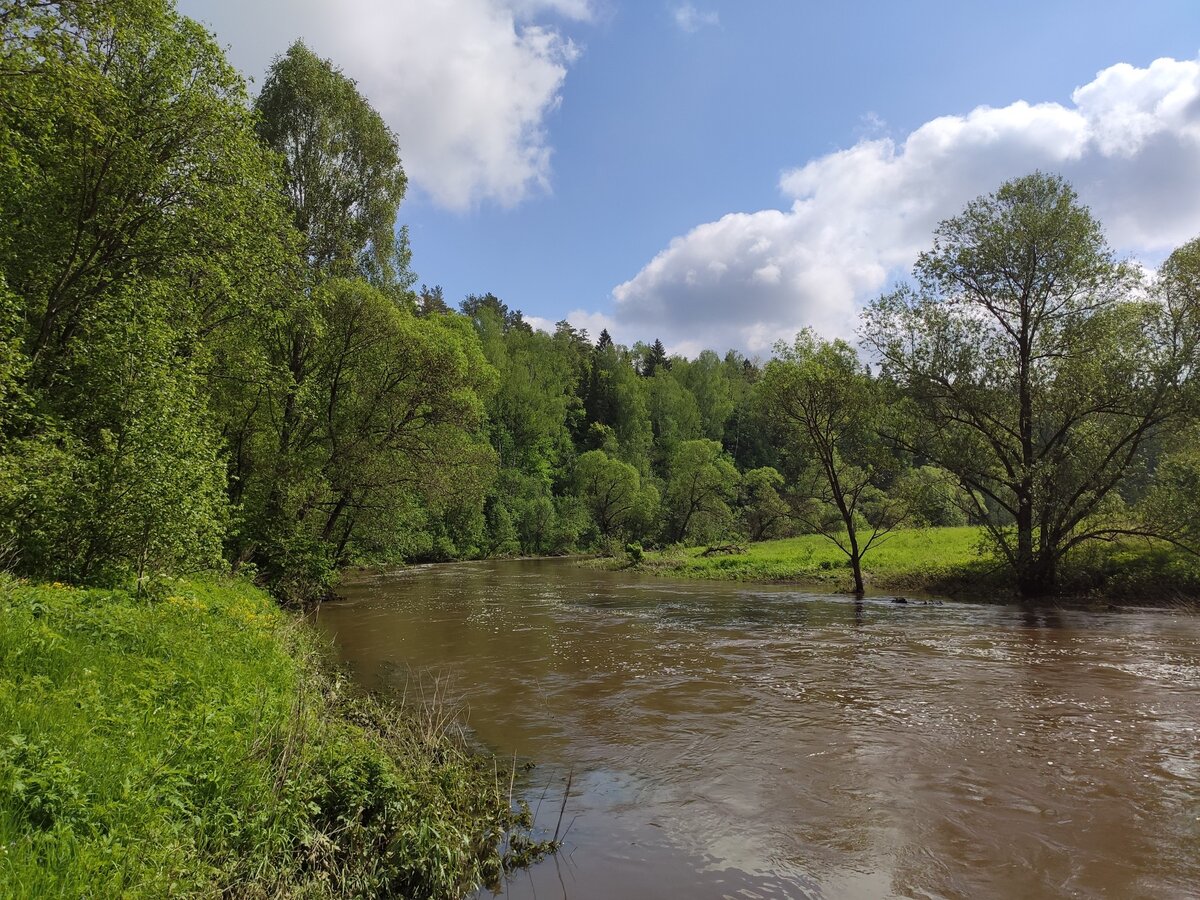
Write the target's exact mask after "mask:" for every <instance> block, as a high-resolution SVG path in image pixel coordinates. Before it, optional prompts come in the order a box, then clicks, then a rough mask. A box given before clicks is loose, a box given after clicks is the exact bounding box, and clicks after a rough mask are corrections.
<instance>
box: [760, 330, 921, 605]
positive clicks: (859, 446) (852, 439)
mask: <svg viewBox="0 0 1200 900" xmlns="http://www.w3.org/2000/svg"><path fill="white" fill-rule="evenodd" d="M775 352H776V358H775V359H773V360H771V362H770V363H768V364H767V367H766V369H765V371H764V372H763V376H762V380H761V381H760V382H759V385H758V391H759V396H760V398H761V400H762V402H763V404H764V406H765V408H766V409H767V411H768V414H769V415H771V416H772V417H774V418H775V419H776V420H777V421H778V422H779V423H780V424H781V426H782V427H783V428H785V429H786V430H787V435H788V437H789V438H790V440H791V442H792V446H793V447H794V448H795V452H796V453H797V454H798V456H799V457H800V459H801V460H802V468H801V469H800V478H799V480H798V485H797V490H798V497H797V499H798V500H799V501H800V502H799V503H798V504H797V507H796V517H797V519H798V520H799V521H800V522H801V523H802V524H803V525H804V526H805V527H806V528H807V529H808V530H810V531H813V532H816V533H819V534H822V535H824V536H825V537H826V538H828V539H829V540H830V541H831V542H832V543H834V544H835V545H836V546H837V547H838V548H839V549H840V550H842V552H844V553H845V554H846V556H847V558H848V559H849V562H850V566H851V568H852V569H853V570H854V582H855V588H856V589H857V590H858V591H860V592H861V591H862V590H863V578H862V558H863V557H864V556H865V555H866V554H867V553H868V552H869V551H870V550H871V549H872V547H873V546H875V545H877V544H878V543H879V542H880V541H881V540H883V539H884V538H885V537H886V535H887V534H888V532H889V531H891V529H893V528H894V527H896V526H897V525H898V524H899V523H900V522H901V521H903V519H904V518H905V517H906V515H907V510H906V509H905V508H904V507H903V505H902V504H901V503H899V502H889V500H888V498H887V497H886V495H885V494H884V493H883V491H882V490H881V484H882V483H883V482H884V481H885V480H886V479H887V477H888V474H889V473H890V471H891V470H892V469H893V468H894V467H895V466H894V463H895V460H894V458H893V457H892V456H891V454H890V453H889V451H888V448H887V447H886V446H885V445H884V443H883V441H882V440H881V438H880V433H879V426H880V424H881V420H882V418H883V415H884V408H883V402H882V398H881V396H880V391H879V389H878V386H877V385H876V383H875V382H874V380H873V379H872V378H871V374H870V372H869V371H868V370H867V368H866V367H865V366H864V365H863V364H862V362H861V361H860V360H859V359H858V356H857V354H856V353H855V352H854V350H853V349H852V348H851V347H850V345H849V344H847V343H846V342H845V341H832V342H829V341H822V340H820V339H819V338H817V337H816V335H815V334H814V333H813V332H812V331H804V332H801V333H800V334H798V335H797V336H796V341H795V343H794V344H793V345H792V346H790V347H789V346H787V345H785V344H782V343H781V344H779V345H777V346H776V348H775ZM860 532H861V534H860Z"/></svg>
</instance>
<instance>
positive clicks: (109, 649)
mask: <svg viewBox="0 0 1200 900" xmlns="http://www.w3.org/2000/svg"><path fill="white" fill-rule="evenodd" d="M320 657H321V653H320V651H319V648H318V644H317V641H316V639H315V638H314V635H313V634H312V632H311V631H310V630H309V629H308V627H307V626H305V625H303V624H302V623H300V621H299V620H298V619H296V618H294V617H292V616H290V615H289V614H286V613H284V612H281V611H280V610H279V609H277V608H276V607H275V606H274V604H273V603H272V602H271V601H270V600H269V598H267V597H266V596H265V595H263V594H262V593H260V592H259V591H257V590H256V589H254V588H252V587H249V586H247V585H245V584H240V583H233V582H230V583H221V584H218V583H208V582H202V581H186V582H183V581H181V582H178V583H173V584H170V585H169V586H168V588H167V589H166V590H164V591H162V592H160V595H159V596H157V597H150V598H147V597H140V598H139V597H135V596H133V595H132V594H130V593H127V592H122V591H99V590H76V589H73V588H70V587H67V586H63V585H58V584H55V585H43V586H31V585H25V584H18V583H12V582H9V583H5V584H2V585H0V896H17V897H82V896H91V897H163V896H177V895H202V896H212V895H215V894H227V895H236V896H240V897H287V896H304V897H341V896H372V895H393V896H404V897H454V896H461V895H462V894H463V893H464V892H465V891H466V890H468V889H469V888H471V887H472V886H474V885H475V884H478V883H481V882H495V881H496V879H498V878H499V877H500V875H501V873H502V872H503V870H504V868H505V866H506V864H507V863H508V862H510V861H511V860H506V859H505V858H504V857H503V856H502V855H501V849H500V848H501V847H502V846H507V843H508V842H507V841H505V838H506V837H507V835H508V833H509V832H510V831H511V830H512V829H514V828H518V829H519V827H520V825H521V816H520V815H519V814H518V813H515V812H514V811H513V806H512V804H511V802H510V797H509V794H508V780H509V779H508V778H507V777H506V776H498V775H497V772H496V767H495V764H494V763H493V762H492V761H491V760H490V759H483V758H480V757H478V756H475V755H473V754H472V753H470V752H468V751H467V750H465V749H464V747H463V745H462V743H461V742H460V741H458V740H456V739H455V738H454V735H453V729H449V728H448V727H447V726H448V724H449V720H448V719H446V718H445V717H444V716H443V714H441V713H437V712H435V713H425V714H423V715H417V714H414V712H413V711H412V710H410V711H408V712H405V711H403V710H397V709H396V708H394V707H391V706H389V705H387V704H384V703H382V702H380V701H378V700H373V699H370V698H364V697H361V696H356V695H355V694H354V693H353V692H351V691H349V690H348V689H347V686H346V685H345V684H344V683H343V682H342V681H341V680H339V679H338V678H337V677H334V676H331V675H328V674H326V673H325V672H326V670H325V668H324V667H323V665H322V663H321V659H320ZM526 843H528V842H526Z"/></svg>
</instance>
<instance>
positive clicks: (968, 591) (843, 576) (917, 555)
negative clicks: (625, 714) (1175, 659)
mask: <svg viewBox="0 0 1200 900" xmlns="http://www.w3.org/2000/svg"><path fill="white" fill-rule="evenodd" d="M744 546H745V549H746V552H745V553H738V554H732V555H714V556H707V557H706V556H703V555H702V554H703V553H704V550H705V548H704V547H689V548H679V547H675V548H669V549H667V550H662V551H658V552H647V553H646V554H645V557H644V559H643V561H642V563H641V564H640V565H638V566H637V568H638V569H639V570H641V571H646V572H651V573H654V574H657V575H663V576H668V577H674V578H702V579H716V580H729V581H750V582H808V583H819V584H822V585H825V586H827V587H829V588H830V589H832V590H845V591H849V590H851V589H852V587H853V580H852V576H851V574H850V567H849V562H848V560H847V558H846V555H845V554H844V553H843V552H842V551H841V550H840V549H838V548H837V547H836V546H835V545H834V544H833V543H832V542H830V541H829V540H828V539H826V538H824V537H821V536H820V535H804V536H801V537H794V538H784V539H782V540H774V541H763V542H761V543H755V544H746V545H744ZM627 564H628V560H627V559H620V560H611V559H610V560H601V561H599V562H598V565H601V566H604V567H608V568H618V567H624V566H626V565H627ZM863 571H864V576H865V580H866V583H867V589H868V590H875V591H892V592H896V591H924V592H929V593H936V594H945V595H949V596H955V597H963V598H967V599H1011V598H1013V597H1014V596H1015V589H1014V586H1013V584H1012V583H1011V580H1010V577H1009V574H1008V571H1007V570H1006V568H1005V567H1004V566H1003V565H1002V564H1001V563H1000V562H998V561H997V559H996V558H995V556H994V555H993V554H992V553H991V552H990V551H989V549H988V547H987V544H986V541H985V539H984V536H983V532H982V531H981V530H980V529H978V528H972V527H960V528H921V529H906V530H898V531H895V532H893V533H892V534H891V535H889V536H888V537H887V539H886V540H885V541H884V543H882V544H877V545H876V546H875V547H873V548H871V550H870V551H869V552H868V553H867V555H866V556H865V557H864V558H863ZM1060 587H1061V592H1060V596H1061V597H1064V598H1068V599H1072V598H1073V599H1077V600H1084V601H1088V600H1104V601H1113V600H1117V601H1121V602H1126V603H1149V604H1155V603H1160V602H1164V601H1166V602H1174V601H1180V602H1187V603H1191V602H1194V601H1195V599H1196V598H1198V597H1200V559H1198V558H1197V557H1196V556H1193V555H1191V554H1188V553H1185V552H1183V551H1180V550H1177V549H1174V548H1172V547H1170V546H1169V545H1167V544H1165V543H1163V542H1153V541H1147V540H1144V539H1137V540H1134V539H1128V540H1124V541H1118V542H1112V543H1096V544H1092V545H1086V546H1084V547H1081V548H1079V549H1077V550H1076V551H1074V552H1073V553H1071V554H1069V555H1068V557H1067V559H1066V560H1064V561H1063V564H1062V566H1061V569H1060Z"/></svg>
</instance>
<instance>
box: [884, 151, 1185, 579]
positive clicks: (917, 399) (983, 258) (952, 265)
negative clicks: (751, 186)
mask: <svg viewBox="0 0 1200 900" xmlns="http://www.w3.org/2000/svg"><path fill="white" fill-rule="evenodd" d="M914 274H915V277H916V282H917V285H916V287H915V288H901V289H899V290H896V291H894V292H892V293H890V294H887V295H885V296H883V297H881V298H879V299H878V300H877V301H876V302H875V303H873V304H872V306H871V308H870V309H869V311H868V313H867V316H866V320H865V325H864V338H865V342H866V345H867V346H868V347H869V348H870V349H871V350H872V351H874V352H875V353H877V354H878V355H879V356H880V358H881V359H882V360H883V365H884V371H885V373H886V377H887V378H888V379H889V380H890V381H891V382H892V383H893V384H894V385H895V387H896V388H897V391H898V394H899V396H900V397H902V398H904V399H905V400H906V402H907V403H908V405H909V407H910V409H911V412H912V418H911V427H909V428H907V429H904V430H897V432H896V434H895V437H896V438H897V440H898V441H899V442H900V443H901V444H902V445H904V446H907V447H909V448H910V449H913V450H915V451H917V452H919V453H921V454H922V455H924V456H925V457H926V458H927V459H929V460H930V461H932V462H934V463H935V464H937V465H939V466H941V467H942V468H944V469H947V470H948V471H950V472H953V473H954V475H955V476H956V477H957V478H958V479H959V481H960V482H961V484H962V486H963V487H964V488H965V489H966V491H967V492H968V496H970V497H977V496H979V497H982V498H984V500H983V502H982V503H981V504H980V505H979V508H978V509H977V510H976V513H977V514H978V515H979V516H980V518H982V519H983V520H984V522H985V525H986V527H987V529H988V532H989V533H990V535H991V537H992V540H993V542H994V543H995V546H996V548H997V550H998V552H999V553H1000V554H1001V555H1002V557H1003V558H1004V559H1005V560H1006V561H1007V563H1008V564H1009V566H1010V567H1011V569H1012V571H1013V572H1014V574H1015V577H1016V581H1017V585H1018V587H1019V589H1020V591H1021V593H1022V594H1024V595H1026V596H1030V597H1033V596H1041V595H1044V594H1047V593H1049V592H1052V591H1053V590H1054V589H1055V587H1056V584H1057V572H1058V564H1059V562H1060V560H1061V559H1062V557H1063V555H1064V554H1066V553H1067V552H1069V551H1070V550H1071V549H1072V548H1074V547H1076V546H1078V545H1080V544H1081V543H1083V542H1085V541H1088V540H1093V539H1097V538H1105V537H1112V536H1114V535H1117V534H1120V533H1122V532H1123V531H1127V530H1129V525H1128V523H1127V522H1122V521H1120V509H1119V508H1120V506H1121V505H1122V504H1120V502H1119V500H1120V498H1119V489H1120V488H1121V486H1122V484H1123V483H1124V482H1125V481H1126V479H1127V477H1128V476H1129V475H1130V473H1132V472H1134V471H1136V470H1137V469H1138V468H1139V466H1140V465H1141V464H1142V463H1143V461H1144V452H1145V450H1146V448H1147V445H1148V442H1149V441H1150V440H1152V439H1153V437H1154V436H1155V435H1156V434H1158V433H1159V432H1161V431H1162V430H1163V429H1164V428H1166V427H1169V426H1170V425H1172V424H1173V423H1175V422H1178V421H1180V420H1181V419H1182V418H1183V416H1185V415H1186V414H1187V412H1188V406H1189V393H1190V392H1189V391H1187V390H1184V386H1185V382H1186V380H1187V379H1188V376H1189V375H1190V372H1191V370H1192V367H1193V366H1194V365H1195V362H1196V351H1197V334H1198V332H1197V311H1196V302H1195V300H1196V298H1195V294H1194V292H1187V291H1177V292H1171V291H1169V290H1168V291H1165V292H1162V293H1161V294H1160V296H1157V297H1154V296H1148V295H1146V294H1145V293H1144V292H1139V291H1138V290H1137V289H1136V285H1135V283H1134V282H1133V279H1132V277H1131V272H1130V271H1129V269H1128V267H1126V266H1124V265H1121V264H1119V263H1118V262H1117V261H1116V260H1115V259H1114V256H1113V254H1112V252H1111V251H1110V250H1109V248H1108V246H1107V245H1106V243H1105V240H1104V235H1103V233H1102V230H1101V227H1100V224H1099V222H1097V221H1096V219H1095V218H1094V217H1093V216H1092V214H1091V213H1090V212H1089V211H1088V209H1087V208H1086V207H1084V206H1083V205H1082V204H1080V203H1079V201H1078V198H1077V197H1076V194H1075V192H1074V191H1073V190H1072V189H1071V187H1070V186H1069V185H1068V184H1067V183H1066V182H1065V181H1063V180H1062V179H1061V178H1059V177H1057V176H1052V175H1046V174H1042V173H1035V174H1033V175H1028V176H1026V177H1023V178H1019V179H1016V180H1014V181H1010V182H1007V183H1005V184H1004V185H1002V186H1001V187H1000V188H999V189H998V190H997V191H996V192H995V193H993V194H989V195H987V196H985V197H980V198H978V199H976V200H974V201H972V202H971V203H970V204H968V206H967V207H966V209H965V210H964V211H963V213H962V214H961V215H959V216H956V217H954V218H951V219H947V220H946V221H944V222H942V223H941V224H940V225H939V226H938V228H937V230H936V232H935V234H934V243H933V247H932V249H931V250H929V251H927V252H925V253H922V254H921V256H920V258H919V260H918V262H917V265H916V267H915V270H914Z"/></svg>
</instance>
